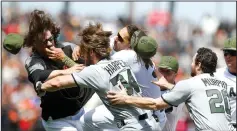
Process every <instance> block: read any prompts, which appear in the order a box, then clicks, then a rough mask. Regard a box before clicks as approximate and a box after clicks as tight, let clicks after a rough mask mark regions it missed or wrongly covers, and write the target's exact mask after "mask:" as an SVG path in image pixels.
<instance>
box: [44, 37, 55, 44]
mask: <svg viewBox="0 0 237 131" xmlns="http://www.w3.org/2000/svg"><path fill="white" fill-rule="evenodd" d="M53 40H54V37H53V35H52V36H50V37H49V38H48V39H46V40H44V41H43V44H45V45H46V44H47V43H48V41H49V42H53Z"/></svg>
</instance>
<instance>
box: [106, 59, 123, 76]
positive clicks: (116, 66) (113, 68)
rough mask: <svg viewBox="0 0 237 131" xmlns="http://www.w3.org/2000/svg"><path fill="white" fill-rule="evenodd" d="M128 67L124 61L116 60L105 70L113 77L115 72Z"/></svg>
mask: <svg viewBox="0 0 237 131" xmlns="http://www.w3.org/2000/svg"><path fill="white" fill-rule="evenodd" d="M124 67H126V64H125V63H124V62H123V61H122V60H116V61H113V62H111V63H110V64H108V65H107V66H105V67H104V69H105V70H106V71H107V72H108V73H109V74H110V75H112V74H113V73H114V72H115V71H117V70H119V69H121V68H124Z"/></svg>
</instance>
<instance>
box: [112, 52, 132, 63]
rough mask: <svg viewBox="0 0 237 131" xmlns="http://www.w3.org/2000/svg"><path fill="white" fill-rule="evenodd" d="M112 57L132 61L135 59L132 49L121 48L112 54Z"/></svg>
mask: <svg viewBox="0 0 237 131" xmlns="http://www.w3.org/2000/svg"><path fill="white" fill-rule="evenodd" d="M111 58H112V59H120V60H124V61H125V62H128V61H132V60H135V59H136V52H135V51H133V50H121V51H118V52H115V53H114V54H113V55H112V56H111Z"/></svg>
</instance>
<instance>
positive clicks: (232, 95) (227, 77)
mask: <svg viewBox="0 0 237 131" xmlns="http://www.w3.org/2000/svg"><path fill="white" fill-rule="evenodd" d="M215 75H216V77H218V78H220V79H222V80H224V81H225V82H226V83H227V93H228V97H229V100H230V111H231V123H232V124H236V76H235V75H232V74H230V73H229V71H228V68H227V67H224V68H220V69H218V70H217V71H216V73H215Z"/></svg>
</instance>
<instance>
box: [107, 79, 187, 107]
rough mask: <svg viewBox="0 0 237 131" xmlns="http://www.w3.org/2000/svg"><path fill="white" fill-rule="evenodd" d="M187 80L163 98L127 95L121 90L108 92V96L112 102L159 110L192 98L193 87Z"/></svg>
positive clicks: (178, 84)
mask: <svg viewBox="0 0 237 131" xmlns="http://www.w3.org/2000/svg"><path fill="white" fill-rule="evenodd" d="M187 84H188V83H187V82H178V83H177V84H176V85H175V87H174V88H173V89H172V90H171V91H170V92H168V93H165V94H163V95H162V96H161V98H157V99H153V98H144V97H134V96H127V95H124V94H122V93H120V92H111V91H110V92H108V94H107V98H108V99H109V101H110V102H111V104H115V105H116V104H128V105H134V106H136V107H139V108H144V109H152V110H158V109H163V108H167V107H168V106H169V105H170V106H176V107H177V106H178V105H179V104H180V103H182V102H185V101H186V100H187V99H189V98H190V94H191V88H190V87H189V86H187Z"/></svg>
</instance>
